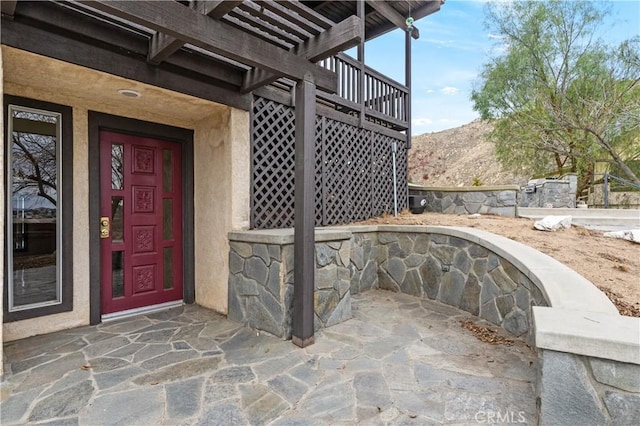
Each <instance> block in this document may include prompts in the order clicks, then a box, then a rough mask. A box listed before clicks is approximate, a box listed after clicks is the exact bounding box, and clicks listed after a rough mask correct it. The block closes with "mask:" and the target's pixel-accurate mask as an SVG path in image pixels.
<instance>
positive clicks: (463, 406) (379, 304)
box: [0, 291, 537, 426]
mask: <svg viewBox="0 0 640 426" xmlns="http://www.w3.org/2000/svg"><path fill="white" fill-rule="evenodd" d="M353 299H354V300H353V312H354V318H353V319H352V320H349V321H347V322H344V323H342V324H339V325H336V326H334V327H331V328H329V329H327V330H324V331H322V332H319V333H317V334H316V344H315V345H312V346H310V347H308V348H306V349H299V348H296V347H295V346H294V345H293V344H291V342H287V341H282V340H279V339H276V338H274V337H271V336H267V335H264V334H260V333H256V332H255V331H251V330H249V329H246V328H243V327H241V326H239V325H238V324H236V323H233V322H231V321H228V320H226V319H225V318H224V317H222V316H220V315H217V314H215V313H213V312H211V311H209V310H206V309H203V308H200V307H197V306H184V307H180V308H175V309H171V310H168V311H164V312H161V313H155V314H149V315H144V316H139V317H136V318H130V319H127V320H122V321H119V322H114V323H107V324H102V325H99V326H97V327H83V328H79V329H74V330H69V331H64V332H59V333H55V334H50V335H46V336H38V337H34V338H30V339H25V340H21V341H18V342H10V343H8V344H6V345H5V356H6V361H7V362H6V364H5V380H4V382H3V383H2V390H1V392H2V403H1V405H0V423H1V424H2V425H10V424H25V423H30V424H33V423H44V424H49V422H55V424H56V425H75V424H80V425H103V424H104V425H107V424H119V425H127V426H130V425H174V424H176V425H178V424H180V425H225V426H227V425H234V424H237V425H244V424H270V425H294V424H295V425H306V424H313V425H316V424H317V425H325V424H337V423H339V424H419V425H425V424H482V423H484V424H487V423H496V422H498V419H501V421H502V422H505V421H506V419H507V417H506V416H508V419H509V420H510V422H511V423H516V422H518V423H527V424H536V423H537V417H536V414H535V413H536V408H535V391H534V385H535V374H536V373H535V371H536V365H535V363H536V356H535V352H534V351H533V350H532V349H531V348H529V347H528V346H526V345H525V344H524V343H523V342H522V341H519V340H516V342H515V344H514V345H513V346H505V345H491V344H488V343H484V342H481V341H480V340H478V339H476V337H475V336H474V335H473V334H472V333H471V332H470V331H468V330H467V329H465V328H463V327H461V325H460V321H463V320H471V321H473V322H475V323H476V324H479V325H483V324H484V325H486V323H484V322H482V321H481V320H480V319H478V318H477V317H473V316H471V315H469V314H467V313H465V312H462V311H459V310H457V309H454V308H451V307H448V306H445V305H442V304H439V303H436V302H432V301H427V300H420V299H416V298H414V297H411V296H407V295H403V294H396V293H390V292H385V291H369V292H366V293H364V294H362V295H358V296H355V297H354V298H353ZM493 328H495V327H493Z"/></svg>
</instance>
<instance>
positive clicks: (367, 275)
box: [360, 261, 378, 291]
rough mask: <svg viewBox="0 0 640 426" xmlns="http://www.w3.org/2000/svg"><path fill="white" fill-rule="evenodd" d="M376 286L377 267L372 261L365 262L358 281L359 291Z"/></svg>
mask: <svg viewBox="0 0 640 426" xmlns="http://www.w3.org/2000/svg"><path fill="white" fill-rule="evenodd" d="M377 285H378V267H377V265H376V263H375V262H374V261H369V262H367V265H366V266H365V268H364V270H363V271H362V278H361V279H360V290H361V291H365V290H371V289H372V288H375V287H377Z"/></svg>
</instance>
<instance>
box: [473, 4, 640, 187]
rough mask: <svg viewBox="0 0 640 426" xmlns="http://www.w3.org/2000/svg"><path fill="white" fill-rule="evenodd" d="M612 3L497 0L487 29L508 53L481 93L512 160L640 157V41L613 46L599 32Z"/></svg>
mask: <svg viewBox="0 0 640 426" xmlns="http://www.w3.org/2000/svg"><path fill="white" fill-rule="evenodd" d="M609 12H610V10H609V8H608V7H607V5H606V4H600V3H595V2H591V1H587V2H583V1H558V0H551V1H544V2H540V1H516V2H493V3H489V4H488V5H487V7H486V23H485V24H486V27H487V29H488V30H489V31H491V32H492V33H494V34H497V35H499V36H500V40H501V43H503V44H502V50H501V51H499V52H498V53H497V54H496V55H495V56H493V57H492V58H491V59H490V61H489V63H487V64H486V65H485V66H484V68H483V70H482V73H481V75H480V79H479V81H478V83H477V84H476V87H475V88H474V90H473V91H472V94H471V99H472V101H473V102H474V108H475V109H476V110H477V111H478V112H480V114H481V116H482V118H483V119H495V120H496V123H495V128H494V130H493V131H492V132H491V133H490V138H491V139H492V140H493V141H494V142H495V143H496V153H497V155H498V159H499V160H500V162H501V163H502V164H503V166H505V167H507V168H510V169H513V170H517V171H520V172H522V171H528V172H532V173H540V172H545V171H549V170H550V169H553V168H555V169H556V170H558V172H561V171H562V170H563V169H565V170H566V168H567V167H569V168H570V169H571V170H572V171H578V172H589V171H591V173H592V171H593V164H594V163H595V162H607V163H611V164H615V165H616V166H617V168H618V170H620V171H621V172H622V173H624V174H625V176H626V177H627V178H628V179H630V180H632V181H633V182H635V183H637V184H639V185H640V179H638V176H636V174H634V172H633V171H632V170H631V169H630V168H629V167H628V166H627V165H626V164H625V161H628V160H633V159H635V158H640V150H639V149H638V146H639V145H640V139H639V138H638V134H639V131H640V38H639V37H636V38H633V39H630V40H628V41H625V42H623V43H622V44H620V45H619V46H616V47H612V46H608V45H606V44H604V43H603V42H602V41H601V40H599V39H598V38H596V37H595V36H594V34H597V30H598V29H599V28H601V26H602V23H603V18H604V17H605V16H606V15H607V14H608V13H609Z"/></svg>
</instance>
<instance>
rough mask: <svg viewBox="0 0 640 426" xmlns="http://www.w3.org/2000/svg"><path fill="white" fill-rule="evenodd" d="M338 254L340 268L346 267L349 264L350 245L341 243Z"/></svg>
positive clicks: (347, 242) (344, 242)
mask: <svg viewBox="0 0 640 426" xmlns="http://www.w3.org/2000/svg"><path fill="white" fill-rule="evenodd" d="M338 253H339V254H340V260H341V263H342V266H348V265H349V263H351V243H350V242H349V241H343V242H342V245H341V246H340V250H339V251H338Z"/></svg>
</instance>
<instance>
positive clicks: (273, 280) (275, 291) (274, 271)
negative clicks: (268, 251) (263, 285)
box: [267, 261, 282, 299]
mask: <svg viewBox="0 0 640 426" xmlns="http://www.w3.org/2000/svg"><path fill="white" fill-rule="evenodd" d="M280 275H281V274H280V262H277V261H274V262H272V263H271V266H270V267H269V278H268V279H267V290H269V292H270V293H271V294H272V295H273V297H275V298H278V299H279V298H280V286H281V284H282V283H281V282H280Z"/></svg>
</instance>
